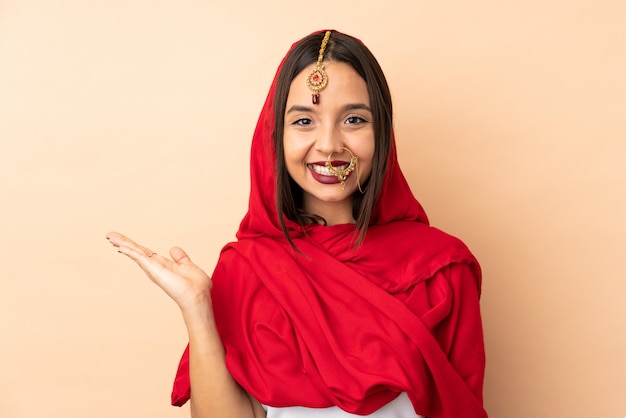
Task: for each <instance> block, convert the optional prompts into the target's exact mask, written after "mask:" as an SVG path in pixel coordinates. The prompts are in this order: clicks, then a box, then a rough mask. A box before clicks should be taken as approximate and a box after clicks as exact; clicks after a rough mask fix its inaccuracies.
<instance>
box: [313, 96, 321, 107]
mask: <svg viewBox="0 0 626 418" xmlns="http://www.w3.org/2000/svg"><path fill="white" fill-rule="evenodd" d="M312 96H313V104H314V105H316V104H320V95H319V94H313V95H312Z"/></svg>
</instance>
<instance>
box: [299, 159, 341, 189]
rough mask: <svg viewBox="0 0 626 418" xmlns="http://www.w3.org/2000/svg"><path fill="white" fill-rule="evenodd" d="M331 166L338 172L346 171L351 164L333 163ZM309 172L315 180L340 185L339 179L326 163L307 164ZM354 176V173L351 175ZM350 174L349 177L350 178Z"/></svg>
mask: <svg viewBox="0 0 626 418" xmlns="http://www.w3.org/2000/svg"><path fill="white" fill-rule="evenodd" d="M331 164H332V166H333V167H334V168H336V169H337V170H344V169H346V168H347V167H348V165H349V163H347V162H345V161H331ZM307 168H308V169H309V172H310V173H311V175H312V176H313V178H314V179H315V180H317V181H318V182H320V183H323V184H336V183H339V179H338V178H337V176H336V175H334V174H333V173H332V172H331V171H330V170H329V169H328V167H326V161H318V162H315V163H311V164H307ZM350 174H352V173H350ZM350 174H348V177H349V176H350Z"/></svg>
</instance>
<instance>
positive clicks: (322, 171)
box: [308, 164, 348, 176]
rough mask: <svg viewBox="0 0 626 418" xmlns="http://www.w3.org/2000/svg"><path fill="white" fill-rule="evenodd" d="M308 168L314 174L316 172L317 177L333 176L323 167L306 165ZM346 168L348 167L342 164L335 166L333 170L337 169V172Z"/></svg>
mask: <svg viewBox="0 0 626 418" xmlns="http://www.w3.org/2000/svg"><path fill="white" fill-rule="evenodd" d="M308 166H309V167H310V168H311V170H313V171H314V172H316V173H317V174H319V175H322V176H335V174H334V173H332V172H331V171H330V170H329V169H328V167H326V166H325V165H318V164H308ZM347 167H348V164H343V165H339V166H336V167H335V169H337V170H345V169H346V168H347Z"/></svg>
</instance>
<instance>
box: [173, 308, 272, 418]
mask: <svg viewBox="0 0 626 418" xmlns="http://www.w3.org/2000/svg"><path fill="white" fill-rule="evenodd" d="M183 317H184V319H185V324H186V325H187V331H188V333H189V378H190V381H191V416H192V417H193V418H204V417H211V418H218V417H224V418H233V417H241V418H247V417H249V418H262V417H265V411H264V410H263V408H262V407H261V404H260V403H259V402H258V401H257V400H256V399H254V398H252V397H251V396H250V395H249V394H248V393H247V392H246V391H245V390H243V389H242V388H241V386H239V385H238V384H237V382H235V380H234V379H233V378H232V376H231V375H230V372H229V371H228V369H227V368H226V362H225V353H224V347H223V345H222V342H221V341H220V338H219V335H218V333H217V328H216V326H215V320H214V319H213V310H212V309H211V308H210V304H203V305H201V306H198V307H196V308H194V309H188V310H186V311H183Z"/></svg>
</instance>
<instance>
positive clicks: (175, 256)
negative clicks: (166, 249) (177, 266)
mask: <svg viewBox="0 0 626 418" xmlns="http://www.w3.org/2000/svg"><path fill="white" fill-rule="evenodd" d="M170 256H171V257H172V260H174V261H175V262H176V263H184V264H193V263H192V262H191V259H190V258H189V256H188V255H187V253H186V252H185V251H184V250H183V249H182V248H180V247H173V248H172V249H171V250H170Z"/></svg>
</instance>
